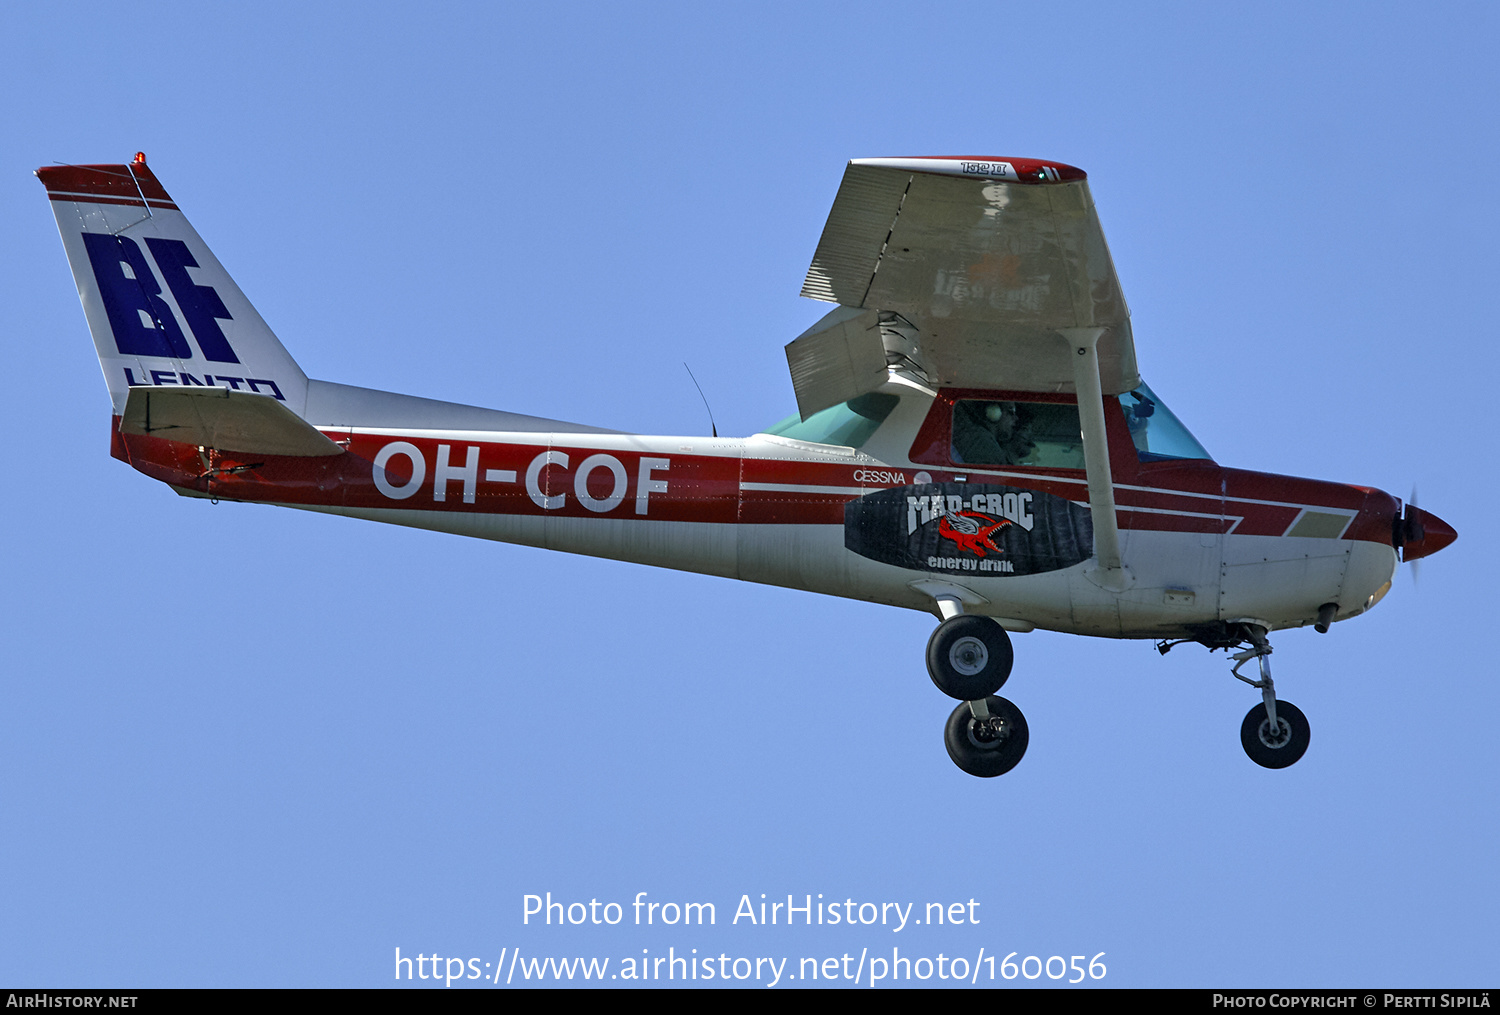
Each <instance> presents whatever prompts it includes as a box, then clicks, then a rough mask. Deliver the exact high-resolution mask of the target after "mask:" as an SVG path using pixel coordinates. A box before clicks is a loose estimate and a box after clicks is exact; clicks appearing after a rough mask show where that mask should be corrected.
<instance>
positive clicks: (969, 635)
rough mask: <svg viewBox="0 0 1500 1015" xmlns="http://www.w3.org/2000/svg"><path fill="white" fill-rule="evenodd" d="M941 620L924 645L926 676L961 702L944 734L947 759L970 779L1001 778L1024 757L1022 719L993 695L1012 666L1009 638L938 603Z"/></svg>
mask: <svg viewBox="0 0 1500 1015" xmlns="http://www.w3.org/2000/svg"><path fill="white" fill-rule="evenodd" d="M939 607H940V609H942V612H943V615H944V617H945V618H946V619H944V621H943V622H942V624H940V625H938V629H937V630H936V631H934V632H933V633H932V639H931V640H930V641H928V643H927V672H928V674H929V675H931V677H932V682H933V683H934V684H936V685H937V689H938V690H939V691H942V692H943V693H944V694H946V695H948V696H949V697H950V698H957V699H958V700H959V701H961V702H962V703H963V704H961V705H959V706H958V707H957V708H956V709H954V710H953V714H952V715H950V716H949V717H948V724H947V726H946V728H945V729H944V730H943V742H944V744H946V745H947V748H948V757H950V758H952V759H953V763H954V764H955V765H957V766H958V767H959V768H961V769H963V770H964V771H965V772H968V773H969V774H970V775H977V776H980V777H981V778H990V777H993V776H997V775H1004V774H1005V773H1006V772H1009V771H1010V770H1011V769H1012V768H1015V767H1016V764H1017V763H1018V762H1019V761H1020V760H1021V757H1022V755H1024V754H1025V753H1026V744H1027V741H1028V740H1029V734H1028V732H1027V729H1026V717H1025V716H1024V715H1022V714H1021V710H1020V709H1019V708H1017V707H1016V706H1015V705H1014V704H1013V703H1012V702H1010V701H1008V700H1006V699H1005V698H1001V697H998V696H996V694H995V692H996V691H998V690H1000V688H1001V687H1003V686H1004V685H1005V681H1006V680H1008V679H1009V678H1010V668H1011V665H1012V664H1013V663H1014V662H1015V652H1014V651H1013V650H1012V649H1011V645H1010V635H1008V634H1006V633H1005V628H1003V627H1001V626H1000V625H999V624H997V623H995V621H993V620H991V619H990V618H988V617H976V616H973V615H966V614H963V613H960V612H959V607H958V605H957V604H956V603H955V602H954V601H953V600H950V599H944V600H939Z"/></svg>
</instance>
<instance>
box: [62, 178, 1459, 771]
mask: <svg viewBox="0 0 1500 1015" xmlns="http://www.w3.org/2000/svg"><path fill="white" fill-rule="evenodd" d="M37 175H38V177H40V178H41V181H42V183H43V184H44V185H45V186H46V188H47V195H48V197H49V198H50V199H51V201H52V207H53V210H54V211H55V213H56V216H57V224H58V229H59V230H60V231H61V233H62V241H63V246H64V248H65V249H66V251H67V255H68V261H69V263H70V264H71V266H72V269H73V275H74V278H75V280H76V281H77V284H78V293H79V297H80V298H81V299H82V301H83V310H84V315H85V316H86V317H87V319H88V323H89V328H90V330H91V331H92V333H93V337H94V345H95V347H96V348H97V350H98V353H99V361H100V364H101V365H102V367H103V369H104V377H105V381H106V383H107V384H108V387H109V393H110V397H111V399H112V400H113V404H114V419H113V427H112V433H111V454H112V455H113V456H114V457H115V458H118V459H120V460H122V461H124V462H127V463H129V464H130V465H131V466H132V467H134V468H135V469H137V470H139V471H141V472H143V473H145V474H146V475H148V476H151V477H152V478H154V479H159V480H161V481H162V482H164V483H166V484H168V485H169V486H171V487H172V488H173V489H174V490H176V491H177V492H178V493H180V494H184V495H186V496H190V497H203V498H214V499H219V500H236V501H254V502H260V503H267V504H279V505H283V506H286V507H297V508H305V509H307V510H310V511H325V512H331V513H334V514H343V515H349V516H352V517H356V518H367V519H372V520H375V521H383V522H394V523H396V524H400V525H412V526H419V527H422V528H428V529H436V530H439V531H443V532H452V533H459V534H462V535H468V536H480V537H483V538H486V539H498V540H504V541H507V542H513V543H525V544H528V545H531V546H543V547H548V548H551V549H555V550H566V551H570V552H573V553H586V554H594V555H596V556H602V557H614V558H618V559H621V560H629V561H636V562H639V563H643V564H655V565H658V566H661V567H671V568H678V569H681V570H685V571H698V572H703V573H706V574H715V575H723V576H726V577H733V578H742V579H745V580H747V581H756V582H764V583H767V584H772V585H784V586H788V587H791V588H798V589H807V590H810V591H813V592H822V593H827V594H829V595H837V596H847V597H850V598H854V599H863V600H868V601H870V602H875V603H885V604H887V605H890V606H900V607H905V608H908V609H914V610H924V611H927V612H930V613H933V614H934V615H936V616H938V617H940V618H941V623H940V624H939V626H938V627H937V629H936V631H935V632H934V633H933V635H932V638H931V641H930V642H929V643H928V646H927V668H928V672H929V673H930V675H931V677H932V680H933V683H935V684H936V685H937V687H938V689H939V690H941V691H943V692H944V693H946V694H948V695H950V696H952V697H954V698H956V699H958V700H959V702H960V704H959V705H958V707H957V708H956V709H955V710H954V711H953V713H952V715H951V717H950V718H949V720H948V723H947V727H946V737H945V739H946V743H947V747H948V753H949V755H950V756H951V757H952V759H953V760H954V762H955V763H957V765H958V766H959V767H960V768H961V769H963V770H964V771H965V772H969V773H971V774H973V775H978V776H995V775H1000V774H1002V773H1004V772H1007V771H1009V770H1010V769H1012V768H1013V767H1014V766H1015V765H1016V763H1017V762H1018V761H1019V760H1020V759H1021V756H1022V754H1023V753H1024V752H1025V750H1026V745H1027V740H1028V731H1027V727H1026V720H1025V718H1024V717H1023V716H1022V714H1021V711H1020V709H1018V708H1017V707H1016V706H1015V705H1014V704H1013V703H1011V702H1010V701H1008V700H1006V699H1005V698H1001V697H998V696H997V692H998V691H999V690H1000V688H1001V686H1002V685H1003V684H1004V683H1005V681H1006V679H1007V678H1008V677H1009V676H1010V671H1011V664H1012V659H1013V653H1012V648H1011V643H1010V638H1009V635H1008V634H1007V633H1006V632H1007V631H1030V630H1033V629H1035V628H1038V627H1040V628H1045V629H1048V630H1053V631H1066V632H1072V633H1075V634H1087V635H1095V636H1099V637H1109V638H1150V639H1157V640H1158V641H1159V647H1160V648H1161V649H1162V651H1164V652H1165V651H1166V650H1167V649H1169V648H1170V647H1172V646H1173V645H1174V644H1178V643H1181V642H1184V641H1194V642H1198V643H1200V644H1202V645H1205V646H1207V647H1208V648H1210V649H1219V648H1223V649H1227V650H1230V651H1231V652H1233V653H1234V654H1233V656H1232V658H1233V659H1234V661H1235V666H1234V669H1233V675H1234V676H1236V677H1238V678H1239V679H1240V680H1243V681H1245V682H1246V683H1248V684H1250V685H1251V686H1253V687H1256V688H1258V689H1259V690H1260V692H1261V701H1260V702H1259V703H1257V704H1256V705H1255V706H1254V707H1252V708H1251V710H1250V712H1249V714H1248V715H1246V716H1245V720H1244V723H1243V725H1242V727H1241V731H1240V736H1241V740H1242V742H1243V744H1244V747H1245V750H1246V752H1247V753H1248V754H1249V755H1250V758H1251V759H1252V760H1253V761H1255V762H1256V763H1257V764H1260V765H1263V766H1265V767H1267V768H1284V767H1286V766H1287V765H1290V764H1292V763H1294V762H1295V761H1297V760H1298V759H1299V758H1300V757H1301V756H1302V754H1303V752H1304V751H1305V750H1306V749H1307V745H1308V739H1309V730H1308V723H1307V719H1306V718H1305V717H1304V716H1303V715H1302V713H1301V712H1300V711H1299V710H1298V709H1297V708H1296V707H1295V706H1293V705H1291V704H1290V703H1288V702H1286V701H1283V700H1280V699H1278V698H1277V697H1276V692H1275V685H1274V684H1273V682H1272V680H1271V670H1270V661H1269V656H1270V653H1271V645H1270V642H1269V640H1268V636H1269V635H1270V633H1271V632H1272V631H1276V630H1281V629H1285V628H1292V627H1301V626H1304V625H1307V624H1314V625H1316V627H1317V629H1318V630H1319V631H1327V629H1328V626H1329V625H1330V624H1331V623H1333V622H1334V621H1338V620H1344V619H1347V618H1349V617H1354V616H1357V615H1358V614H1361V613H1363V612H1365V611H1366V610H1368V609H1370V608H1371V607H1372V606H1374V605H1375V604H1376V603H1377V602H1379V601H1380V599H1381V597H1382V596H1384V595H1385V594H1386V592H1387V591H1388V590H1389V589H1390V587H1391V580H1392V577H1393V576H1394V573H1395V569H1396V564H1397V558H1398V555H1399V556H1400V557H1401V558H1403V559H1405V560H1413V559H1415V558H1418V557H1423V556H1426V555H1428V554H1431V553H1435V552H1436V551H1438V550H1440V549H1442V548H1443V547H1444V546H1447V545H1448V544H1449V543H1451V542H1452V541H1453V540H1454V539H1455V538H1456V533H1455V532H1454V531H1453V529H1452V528H1450V527H1449V526H1448V525H1447V524H1445V523H1444V522H1443V521H1441V520H1440V519H1438V518H1437V517H1435V516H1433V515H1432V514H1430V513H1428V512H1425V511H1422V510H1419V509H1418V508H1417V507H1416V506H1415V505H1413V504H1407V505H1405V508H1404V510H1403V506H1402V504H1401V502H1400V501H1398V500H1397V499H1396V498H1394V497H1392V496H1390V495H1388V494H1386V493H1382V492H1381V491H1379V490H1374V489H1369V488H1366V487H1356V486H1347V485H1344V484H1341V483H1329V482H1321V481H1318V480H1311V479H1295V478H1291V477H1287V476H1276V475H1269V474H1266V473H1258V472H1246V471H1240V470H1235V469H1229V468H1225V467H1223V466H1221V465H1219V464H1217V463H1216V462H1214V461H1213V459H1212V458H1210V456H1209V454H1208V452H1207V451H1205V450H1204V449H1203V447H1202V446H1201V445H1200V444H1199V443H1198V442H1197V441H1196V440H1195V439H1194V438H1193V436H1192V435H1191V434H1190V433H1189V432H1188V430H1187V429H1186V428H1185V427H1184V426H1183V425H1182V424H1181V423H1180V422H1178V420H1177V419H1176V418H1175V417H1174V416H1173V415H1172V413H1171V412H1170V411H1169V410H1168V409H1167V407H1166V405H1165V404H1164V403H1163V402H1162V400H1161V399H1160V398H1159V397H1158V396H1157V395H1156V394H1155V393H1154V392H1153V391H1152V390H1151V389H1150V388H1148V387H1147V386H1146V385H1145V383H1144V382H1143V381H1142V380H1141V377H1140V375H1139V373H1138V372H1137V369H1136V357H1135V344H1134V340H1133V338H1132V335H1131V329H1130V316H1129V312H1128V310H1127V309H1126V305H1125V298H1124V296H1123V295H1122V294H1121V291H1120V285H1119V281H1118V279H1117V278H1116V277H1115V269H1114V265H1113V263H1112V261H1111V260H1110V255H1109V250H1108V248H1107V247H1106V245H1105V242H1104V234H1103V233H1102V232H1101V230H1100V227H1099V220H1098V217H1097V215H1096V214H1095V211H1094V205H1093V200H1092V198H1091V197H1090V194H1089V188H1088V183H1087V180H1086V177H1085V175H1084V173H1083V172H1082V171H1081V170H1078V169H1075V168H1073V167H1071V166H1066V165H1062V164H1061V163H1054V162H1043V161H1038V160H1034V159H1014V158H1005V159H1000V158H900V159H860V160H857V161H854V162H851V163H849V165H848V167H847V169H846V170H845V173H844V178H843V182H842V183H841V185H840V186H839V191H838V195H837V196H836V197H835V199H834V204H833V210H832V212H831V213H830V214H829V217H828V223H827V226H826V227H825V228H824V230H823V235H822V239H821V240H820V241H819V243H818V248H817V251H816V253H815V254H814V256H813V262H812V267H811V269H810V270H809V271H808V274H807V280H806V283H805V284H804V286H803V289H802V293H803V295H804V296H809V297H812V298H813V299H818V300H825V301H827V302H830V303H835V304H838V306H837V307H836V308H835V309H834V310H833V311H832V312H831V313H829V314H828V315H827V316H826V317H824V318H823V319H822V320H820V321H819V322H818V323H817V324H815V325H813V327H811V328H809V329H808V330H807V331H806V332H805V333H804V334H802V335H801V336H799V337H798V338H797V339H796V340H795V341H793V342H792V343H791V344H789V345H788V346H787V347H786V354H787V361H788V363H789V364H790V366H791V374H792V385H793V387H794V388H795V390H796V398H797V407H798V410H799V411H798V414H797V415H795V416H793V417H791V418H789V419H787V420H786V421H784V422H782V423H780V424H778V425H777V426H774V427H772V428H771V429H769V430H767V431H766V432H765V433H758V434H754V435H752V436H750V437H746V438H742V439H728V438H718V437H717V436H716V437H714V438H711V439H706V438H703V437H648V436H640V435H637V434H630V433H620V432H617V431H613V430H605V429H600V428H597V427H590V426H576V425H573V424H571V423H560V422H557V421H555V420H549V419H539V418H536V417H532V416H523V415H517V414H514V413H509V412H500V411H496V410H492V409H482V408H475V407H472V406H467V405H458V404H454V403H450V402H440V401H434V400H431V399H426V398H416V397H412V396H409V395H400V394H393V393H390V392H385V391H375V390H370V389H367V388H358V387H351V386H349V385H344V384H336V383H332V382H329V381H317V380H310V379H309V378H308V377H307V375H306V374H304V373H303V372H302V371H301V369H299V368H298V366H297V364H296V362H295V361H294V360H293V359H292V357H291V356H290V355H288V353H287V351H286V350H285V349H284V348H283V347H282V345H281V343H280V342H279V341H278V340H277V338H276V336H275V335H274V334H273V333H272V331H271V329H270V328H269V327H267V326H266V324H265V322H264V321H262V320H261V318H260V315H259V314H257V313H256V312H255V309H254V308H253V307H252V306H251V305H250V303H249V301H248V300H246V298H245V296H244V294H243V293H241V292H240V289H239V287H238V286H237V285H235V283H234V282H233V281H232V280H231V279H230V277H229V275H228V274H227V273H226V272H225V271H224V269H223V267H222V266H221V265H220V264H219V262H218V261H217V260H216V259H215V258H214V256H213V254H212V253H210V252H209V250H208V248H207V247H206V246H204V244H203V241H202V240H201V239H199V237H198V234H197V233H196V232H195V231H194V230H193V228H192V226H190V225H189V224H188V221H187V219H186V218H185V217H184V216H183V214H182V212H181V211H179V210H178V207H177V205H176V204H175V203H174V202H173V201H172V199H171V197H169V196H168V195H167V192H166V190H164V189H163V188H162V185H161V184H160V183H159V182H158V181H157V179H156V177H155V175H153V174H152V172H151V170H150V169H148V168H147V166H146V158H145V156H144V155H139V154H138V155H137V156H136V157H135V160H134V161H133V162H131V163H130V164H129V165H95V166H74V165H56V166H49V167H45V168H43V169H40V170H38V171H37ZM1251 660H1255V661H1256V663H1257V664H1258V669H1259V676H1258V679H1256V678H1252V677H1248V676H1245V675H1243V674H1241V673H1240V672H1239V670H1240V668H1241V667H1243V666H1244V665H1245V664H1246V663H1247V662H1249V661H1251Z"/></svg>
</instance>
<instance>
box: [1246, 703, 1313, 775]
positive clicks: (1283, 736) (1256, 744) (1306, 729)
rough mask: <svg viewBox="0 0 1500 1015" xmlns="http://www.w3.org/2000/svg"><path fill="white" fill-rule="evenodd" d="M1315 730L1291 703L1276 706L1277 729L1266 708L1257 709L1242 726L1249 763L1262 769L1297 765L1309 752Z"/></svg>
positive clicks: (1300, 711)
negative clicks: (1309, 743) (1308, 748)
mask: <svg viewBox="0 0 1500 1015" xmlns="http://www.w3.org/2000/svg"><path fill="white" fill-rule="evenodd" d="M1311 739H1312V728H1311V727H1310V726H1309V725H1308V722H1307V716H1305V715H1303V714H1302V710H1301V709H1300V708H1298V707H1297V706H1296V705H1293V704H1292V703H1291V702H1289V701H1278V702H1277V703H1276V725H1275V726H1274V727H1273V726H1272V725H1271V717H1270V716H1268V715H1267V714H1266V710H1265V707H1264V706H1263V705H1256V706H1255V707H1254V708H1252V709H1251V710H1250V712H1249V713H1248V714H1247V715H1246V716H1245V721H1244V722H1242V723H1240V743H1241V744H1243V745H1244V747H1245V753H1246V754H1248V755H1250V760H1251V761H1253V762H1255V763H1256V764H1257V765H1259V766H1260V767H1262V768H1286V767H1287V766H1288V765H1295V764H1296V763H1297V761H1298V759H1300V758H1301V757H1302V755H1303V754H1304V753H1306V751H1307V744H1308V741H1309V740H1311Z"/></svg>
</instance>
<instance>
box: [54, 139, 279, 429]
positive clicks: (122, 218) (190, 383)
mask: <svg viewBox="0 0 1500 1015" xmlns="http://www.w3.org/2000/svg"><path fill="white" fill-rule="evenodd" d="M36 175H37V177H38V178H39V179H40V180H41V181H42V184H43V185H44V186H46V188H47V196H48V197H49V198H51V200H52V210H53V212H54V213H55V214H56V216H57V228H58V232H60V233H61V234H62V241H63V248H64V249H65V250H66V251H67V254H68V264H69V265H70V266H71V267H72V269H73V279H74V281H75V282H76V283H77V284H78V297H79V299H80V300H82V302H83V312H84V316H85V317H87V318H88V322H89V330H90V331H91V332H92V333H93V336H94V347H95V349H96V350H97V351H98V353H99V365H100V366H101V367H102V368H103V370H104V380H105V383H106V384H108V385H109V394H110V398H111V400H112V401H113V403H114V413H115V415H116V416H121V415H123V414H124V411H125V400H126V396H127V394H128V389H129V388H131V387H138V386H142V385H150V386H155V387H163V386H176V387H223V388H229V389H231V390H234V391H244V392H250V393H253V394H260V395H266V396H268V397H271V398H275V399H277V400H279V401H281V402H282V403H283V404H284V405H286V407H287V408H289V409H291V410H292V411H293V412H295V413H297V414H298V415H302V414H303V413H304V410H305V408H306V403H307V375H306V374H304V373H303V372H302V370H301V368H299V367H298V366H297V364H296V362H295V361H294V360H293V359H292V357H291V356H290V355H288V354H287V351H286V349H284V348H283V347H282V345H281V342H280V341H279V340H278V339H277V338H276V335H275V334H274V333H273V332H272V331H271V329H270V328H269V327H267V325H266V322H265V321H263V320H261V317H260V314H258V313H256V312H255V308H254V307H253V306H251V305H250V301H249V300H247V299H246V298H245V294H244V293H242V292H240V287H239V286H237V285H235V284H234V280H233V279H231V278H230V277H229V274H228V273H227V272H226V271H225V270H224V267H223V265H221V264H219V261H218V259H217V258H216V257H214V255H213V253H212V252H211V251H210V250H209V249H208V247H207V246H205V245H204V243H203V240H202V239H201V238H200V237H199V236H198V234H197V232H195V231H194V230H193V227H192V226H191V225H189V224H188V220H187V218H186V217H185V216H184V215H183V214H182V212H181V211H179V210H178V208H177V204H176V202H174V201H173V200H172V198H171V197H170V196H168V194H167V192H166V190H165V189H164V188H163V187H162V185H161V184H160V183H159V182H158V181H157V179H156V177H155V176H154V175H153V174H152V172H151V170H150V169H148V168H147V167H146V157H145V156H144V155H141V154H137V155H136V157H135V161H133V162H131V163H130V164H129V165H116V166H46V167H43V168H42V169H38V170H37V173H36Z"/></svg>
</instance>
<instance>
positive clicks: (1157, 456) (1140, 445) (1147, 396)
mask: <svg viewBox="0 0 1500 1015" xmlns="http://www.w3.org/2000/svg"><path fill="white" fill-rule="evenodd" d="M1119 399H1120V407H1121V408H1122V409H1124V410H1125V423H1126V425H1127V426H1129V427H1130V439H1131V440H1132V441H1134V442H1135V452H1136V454H1137V455H1139V456H1140V459H1141V461H1143V462H1163V461H1170V460H1172V459H1177V458H1207V459H1210V460H1212V457H1213V456H1212V455H1210V454H1209V453H1208V452H1207V451H1205V450H1204V448H1203V445H1202V444H1199V443H1198V441H1197V439H1196V438H1194V437H1193V435H1192V434H1190V433H1188V428H1187V427H1185V426H1183V425H1182V423H1181V422H1179V421H1178V419H1177V417H1176V416H1174V415H1172V411H1171V410H1170V409H1168V408H1167V407H1166V406H1165V405H1163V404H1162V401H1161V399H1160V398H1157V397H1156V393H1155V392H1153V391H1152V390H1151V389H1150V388H1148V387H1146V385H1144V384H1142V385H1141V386H1140V387H1138V388H1136V389H1135V390H1134V391H1131V392H1127V393H1126V394H1123V395H1120V396H1119Z"/></svg>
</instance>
